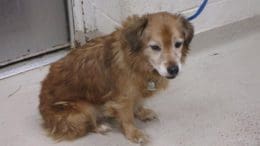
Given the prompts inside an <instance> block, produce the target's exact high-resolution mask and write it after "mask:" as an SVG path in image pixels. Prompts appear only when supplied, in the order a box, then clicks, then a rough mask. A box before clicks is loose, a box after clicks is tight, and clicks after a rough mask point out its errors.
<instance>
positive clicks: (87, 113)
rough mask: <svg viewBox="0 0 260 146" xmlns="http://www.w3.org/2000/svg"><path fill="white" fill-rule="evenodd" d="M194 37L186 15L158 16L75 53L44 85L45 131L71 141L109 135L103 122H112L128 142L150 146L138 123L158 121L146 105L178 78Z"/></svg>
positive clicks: (130, 21) (132, 20)
mask: <svg viewBox="0 0 260 146" xmlns="http://www.w3.org/2000/svg"><path fill="white" fill-rule="evenodd" d="M192 38H193V26H192V25H191V24H190V23H189V22H188V21H187V20H186V19H185V18H184V17H183V16H181V15H173V14H170V13H167V12H159V13H154V14H146V15H143V16H141V17H139V16H132V17H128V18H127V20H126V21H125V22H124V23H123V24H122V27H121V28H118V29H117V30H116V31H114V32H113V33H112V34H109V35H107V36H103V37H98V38H95V39H93V40H91V41H89V42H88V43H87V44H86V45H84V46H82V47H80V48H78V49H74V50H72V51H71V52H70V53H69V54H68V55H67V56H66V57H64V58H62V59H61V60H59V61H57V62H56V63H54V64H52V65H51V68H50V72H49V74H48V75H47V77H46V78H45V80H44V81H43V82H42V89H41V93H40V105H39V109H40V113H41V115H42V117H43V121H44V123H43V125H44V127H45V128H46V129H47V130H48V131H49V134H50V135H51V136H52V137H54V138H58V139H68V140H71V139H75V138H78V137H81V136H84V135H86V134H87V133H88V132H101V133H102V132H105V131H106V130H108V129H109V128H108V127H107V126H105V125H104V123H103V122H102V120H100V117H103V118H104V117H112V118H115V119H116V120H117V121H118V122H119V124H120V126H121V128H122V131H123V133H124V135H125V136H126V137H127V138H128V139H129V140H131V141H133V142H136V143H143V142H147V137H146V135H145V134H144V133H143V132H142V131H141V130H139V129H138V128H136V126H135V124H134V118H137V119H139V120H142V121H147V120H152V119H154V118H156V114H155V113H154V112H153V111H152V110H150V109H147V108H144V107H143V106H142V103H143V100H144V99H146V98H148V97H151V96H152V95H153V94H154V93H156V92H157V91H160V90H161V89H165V88H166V87H167V83H168V79H172V78H174V77H176V75H177V74H178V73H179V71H180V69H181V64H183V63H184V61H185V58H186V56H187V53H188V51H189V44H190V42H191V40H192Z"/></svg>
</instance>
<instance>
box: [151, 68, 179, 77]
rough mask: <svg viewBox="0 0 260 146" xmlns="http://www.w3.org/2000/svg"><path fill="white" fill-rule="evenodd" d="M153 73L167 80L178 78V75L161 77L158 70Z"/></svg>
mask: <svg viewBox="0 0 260 146" xmlns="http://www.w3.org/2000/svg"><path fill="white" fill-rule="evenodd" d="M153 72H154V73H155V74H157V75H159V76H162V77H165V78H167V79H174V78H176V77H177V74H176V75H167V76H163V75H161V74H160V73H159V72H158V71H157V70H156V69H153Z"/></svg>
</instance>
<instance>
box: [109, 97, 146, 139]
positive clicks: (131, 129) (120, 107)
mask: <svg viewBox="0 0 260 146" xmlns="http://www.w3.org/2000/svg"><path fill="white" fill-rule="evenodd" d="M106 107H107V111H106V112H109V115H111V114H112V115H111V116H113V117H115V118H116V119H117V120H118V122H119V123H120V125H121V128H122V131H123V133H124V135H125V136H126V137H127V138H128V139H129V140H130V141H132V142H135V143H147V142H148V137H147V136H146V135H145V134H144V133H143V132H142V131H141V130H139V129H138V128H136V127H135V125H134V102H133V100H131V99H127V98H124V100H120V101H117V102H110V103H109V104H107V105H106Z"/></svg>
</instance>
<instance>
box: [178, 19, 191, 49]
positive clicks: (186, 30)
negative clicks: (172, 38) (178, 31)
mask: <svg viewBox="0 0 260 146" xmlns="http://www.w3.org/2000/svg"><path fill="white" fill-rule="evenodd" d="M178 20H179V21H180V23H181V27H182V31H183V35H184V39H185V40H184V45H186V46H189V44H190V43H191V41H192V38H193V36H194V27H193V25H192V24H191V23H190V22H189V21H188V20H187V19H186V18H184V17H183V16H182V15H179V16H178Z"/></svg>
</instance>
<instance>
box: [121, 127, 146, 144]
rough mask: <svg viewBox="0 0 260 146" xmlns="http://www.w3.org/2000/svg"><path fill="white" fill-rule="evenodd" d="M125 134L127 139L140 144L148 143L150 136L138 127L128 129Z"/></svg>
mask: <svg viewBox="0 0 260 146" xmlns="http://www.w3.org/2000/svg"><path fill="white" fill-rule="evenodd" d="M125 136H126V137H127V139H129V140H130V141H132V142H134V143H139V144H147V143H148V136H147V135H146V134H144V133H143V132H142V131H140V130H139V129H137V128H135V129H132V130H131V131H126V132H125Z"/></svg>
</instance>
